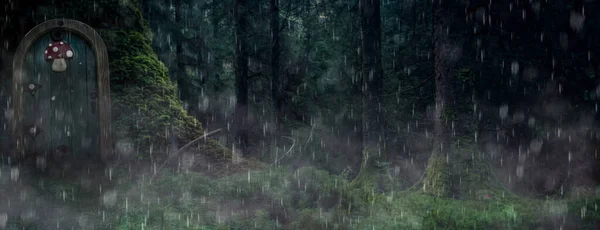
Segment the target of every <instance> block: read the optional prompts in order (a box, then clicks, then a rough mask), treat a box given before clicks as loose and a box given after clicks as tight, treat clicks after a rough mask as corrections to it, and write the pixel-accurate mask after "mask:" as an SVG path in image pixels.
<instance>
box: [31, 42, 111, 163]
mask: <svg viewBox="0 0 600 230" xmlns="http://www.w3.org/2000/svg"><path fill="white" fill-rule="evenodd" d="M63 40H64V41H65V42H67V43H68V44H69V45H70V46H71V47H72V49H73V53H74V55H73V57H72V58H71V59H70V60H66V62H67V69H66V71H64V72H54V71H53V70H52V62H51V61H48V60H46V58H45V56H44V51H46V49H47V48H48V46H49V44H50V43H52V42H53V40H52V39H51V35H50V33H46V34H43V35H42V36H41V37H39V38H38V39H37V40H36V41H35V42H34V43H33V44H32V45H31V46H30V48H29V50H28V51H27V55H26V56H25V60H24V63H23V75H22V79H21V83H22V84H23V85H22V87H23V91H22V93H23V95H22V119H23V120H22V123H21V125H22V128H23V134H24V135H23V148H24V151H25V153H26V154H38V155H43V156H55V155H63V154H68V155H72V156H74V157H93V156H97V155H98V151H99V146H98V145H99V134H100V130H99V119H98V86H97V71H96V63H97V62H96V58H95V57H96V55H95V53H94V51H93V50H92V48H91V46H90V44H88V42H87V41H86V40H85V39H83V38H82V37H80V36H78V35H76V34H74V33H71V32H66V33H65V35H64V37H63Z"/></svg>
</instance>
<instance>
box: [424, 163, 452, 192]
mask: <svg viewBox="0 0 600 230" xmlns="http://www.w3.org/2000/svg"><path fill="white" fill-rule="evenodd" d="M425 174H426V176H425V179H424V180H423V192H424V193H426V194H430V195H435V196H440V197H446V196H449V195H450V194H451V191H450V186H449V185H450V170H449V165H448V162H446V158H444V157H443V156H432V157H430V158H429V161H428V164H427V169H426V171H425Z"/></svg>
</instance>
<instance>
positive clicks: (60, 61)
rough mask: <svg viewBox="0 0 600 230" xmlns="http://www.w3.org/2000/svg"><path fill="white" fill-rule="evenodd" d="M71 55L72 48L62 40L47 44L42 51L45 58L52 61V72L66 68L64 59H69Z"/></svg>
mask: <svg viewBox="0 0 600 230" xmlns="http://www.w3.org/2000/svg"><path fill="white" fill-rule="evenodd" d="M73 55H74V53H73V49H72V48H71V46H70V45H69V44H67V43H66V42H64V41H59V42H52V43H50V44H48V48H46V51H44V57H45V58H46V60H48V61H52V71H54V72H64V71H65V70H67V62H66V61H65V59H71V58H73Z"/></svg>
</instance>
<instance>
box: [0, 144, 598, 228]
mask: <svg viewBox="0 0 600 230" xmlns="http://www.w3.org/2000/svg"><path fill="white" fill-rule="evenodd" d="M181 159H187V160H182V161H179V162H173V163H172V164H170V166H171V167H167V168H165V169H164V170H161V167H160V166H161V164H153V163H137V164H120V165H110V166H108V167H105V168H102V169H97V170H94V169H90V170H79V171H74V170H73V171H70V172H69V173H65V174H58V175H48V174H47V173H40V172H38V170H36V168H35V167H34V166H19V167H17V166H8V165H1V166H0V229H436V228H443V229H561V228H562V229H598V227H599V226H600V224H599V223H600V211H599V210H598V203H600V197H599V196H597V195H589V194H588V195H586V196H579V197H570V198H565V199H543V200H542V199H527V198H522V197H515V196H512V195H509V194H504V193H495V194H494V195H489V194H491V192H485V191H484V192H483V193H484V194H483V195H482V196H479V197H478V198H473V199H461V200H458V199H445V198H435V197H432V196H429V195H425V194H423V193H421V192H419V191H411V192H408V191H393V190H392V191H380V190H378V189H377V188H376V186H373V184H360V183H356V182H353V181H348V180H346V179H345V178H343V177H342V176H339V175H331V174H329V173H328V172H325V171H322V170H318V169H315V168H312V167H303V168H300V169H297V170H292V169H290V168H288V167H274V166H265V165H263V164H260V163H257V162H256V161H253V160H242V161H239V162H232V161H231V160H227V159H225V160H220V161H216V160H214V159H207V158H205V157H203V156H202V155H201V154H195V155H193V154H187V155H185V154H184V156H183V157H182V158H181Z"/></svg>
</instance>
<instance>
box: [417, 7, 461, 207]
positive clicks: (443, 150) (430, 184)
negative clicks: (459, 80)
mask: <svg viewBox="0 0 600 230" xmlns="http://www.w3.org/2000/svg"><path fill="white" fill-rule="evenodd" d="M450 4H454V5H455V4H456V3H455V2H454V1H452V0H446V1H444V2H443V3H439V2H437V1H436V2H435V3H433V5H432V10H433V15H434V22H433V23H434V28H433V29H434V35H433V39H434V42H433V43H434V48H433V49H434V58H435V60H434V70H435V113H434V130H433V134H434V136H433V150H432V153H431V157H430V158H429V163H428V165H427V170H426V172H425V173H426V175H425V178H424V181H423V190H424V191H425V192H426V193H429V194H432V195H437V196H449V195H451V194H450V193H451V180H450V162H449V159H450V156H451V155H452V146H451V145H452V137H451V134H452V128H451V127H452V122H453V119H454V114H455V113H454V111H452V108H451V107H452V105H453V103H454V101H453V96H452V81H453V75H452V71H453V70H454V69H455V65H456V63H457V61H458V59H459V58H460V56H462V46H461V45H460V43H459V42H458V41H456V40H454V37H452V38H451V37H450V36H451V35H455V34H456V32H455V30H456V29H457V28H455V27H454V26H453V25H452V23H451V22H452V20H456V19H455V17H453V16H454V14H453V13H454V12H452V9H453V8H451V7H449V6H451V5H450Z"/></svg>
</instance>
